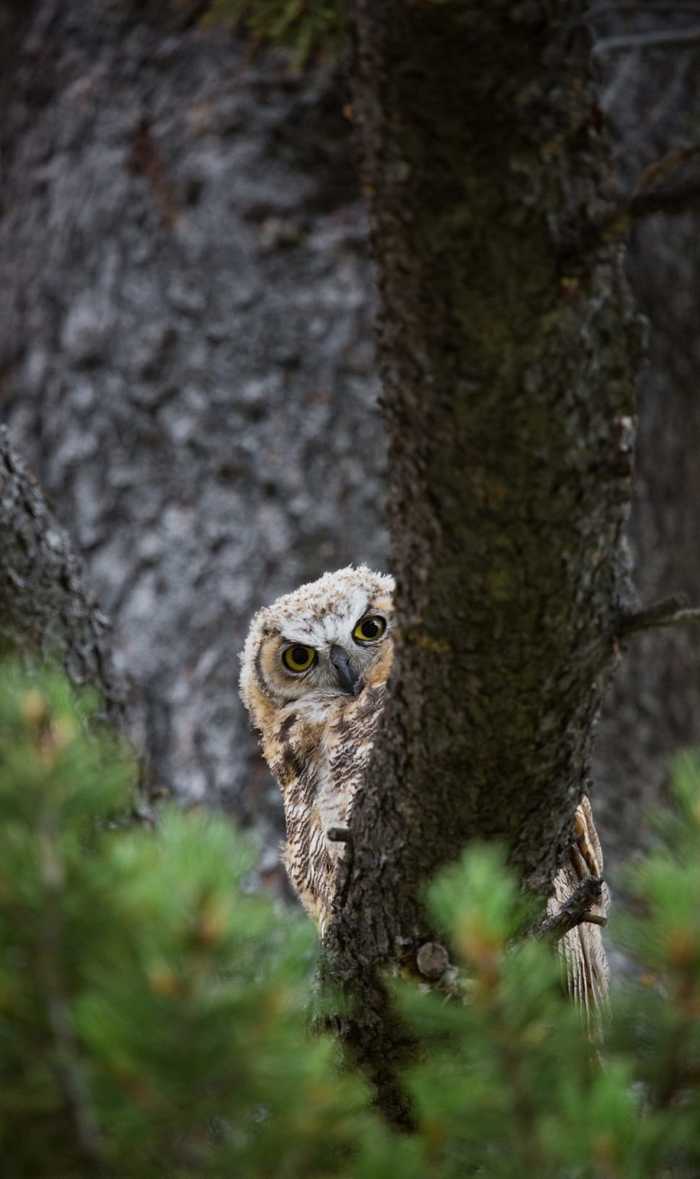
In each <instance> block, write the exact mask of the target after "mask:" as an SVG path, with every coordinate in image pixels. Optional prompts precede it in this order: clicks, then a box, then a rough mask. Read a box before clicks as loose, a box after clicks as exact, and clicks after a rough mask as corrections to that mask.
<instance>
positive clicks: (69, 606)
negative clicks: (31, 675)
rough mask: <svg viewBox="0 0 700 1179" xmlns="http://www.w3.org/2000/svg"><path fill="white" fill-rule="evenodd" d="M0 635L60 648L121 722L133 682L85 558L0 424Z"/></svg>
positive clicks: (80, 680)
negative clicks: (117, 656) (124, 672)
mask: <svg viewBox="0 0 700 1179" xmlns="http://www.w3.org/2000/svg"><path fill="white" fill-rule="evenodd" d="M0 548H1V549H2V564H1V565H0V642H2V641H5V642H9V643H10V644H11V645H12V646H15V645H17V644H19V646H20V647H23V648H25V649H29V650H32V651H34V652H35V653H38V654H39V655H40V656H41V657H42V658H44V657H47V656H52V655H53V656H56V655H58V656H59V657H60V658H61V659H62V662H63V665H64V668H65V670H66V673H67V675H68V676H69V678H70V680H71V681H72V682H73V683H74V684H75V685H76V686H82V685H83V684H90V685H91V686H92V687H94V688H96V689H97V691H98V693H99V694H100V696H101V698H102V701H103V704H104V714H105V717H106V719H108V720H109V721H110V722H111V723H112V724H113V725H114V726H115V727H116V728H117V729H120V730H123V729H124V728H125V724H126V696H127V685H126V682H125V680H124V678H123V677H122V676H121V675H120V674H119V673H118V672H117V670H116V669H115V667H114V662H113V658H112V650H111V643H110V641H109V638H108V632H109V628H110V623H109V620H108V619H107V618H106V617H105V615H104V614H103V613H102V612H101V611H100V610H99V608H98V606H97V603H96V602H95V600H94V598H93V596H92V595H91V594H90V592H89V590H88V589H87V587H86V585H85V580H84V575H83V568H82V563H81V561H80V560H79V558H78V557H77V556H76V554H75V552H74V550H73V547H72V545H71V542H70V540H69V538H68V535H67V533H66V532H65V531H64V529H63V528H62V527H61V526H60V524H58V522H57V521H56V519H55V517H54V516H53V514H52V512H51V511H50V510H49V508H48V506H47V504H46V500H45V499H44V496H43V494H42V491H41V488H40V487H39V485H38V484H37V482H36V480H35V478H34V477H33V475H32V474H31V473H30V471H29V470H28V469H27V467H26V465H25V464H24V462H23V461H22V459H21V458H20V457H19V456H18V455H17V453H16V451H14V450H13V448H12V446H11V445H10V440H9V436H8V433H7V430H6V428H5V427H0Z"/></svg>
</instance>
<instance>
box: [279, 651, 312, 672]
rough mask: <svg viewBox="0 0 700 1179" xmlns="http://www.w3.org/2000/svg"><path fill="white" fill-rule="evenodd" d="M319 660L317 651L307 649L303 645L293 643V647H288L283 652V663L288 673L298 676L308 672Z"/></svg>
mask: <svg viewBox="0 0 700 1179" xmlns="http://www.w3.org/2000/svg"><path fill="white" fill-rule="evenodd" d="M317 659H318V654H317V652H316V649H315V648H314V647H306V646H304V644H303V643H293V644H292V646H291V647H287V648H286V649H285V650H284V651H283V652H282V662H283V664H284V666H285V667H286V668H287V671H293V672H295V674H296V675H301V673H302V671H308V670H309V668H310V667H313V665H314V663H315V662H316V660H317Z"/></svg>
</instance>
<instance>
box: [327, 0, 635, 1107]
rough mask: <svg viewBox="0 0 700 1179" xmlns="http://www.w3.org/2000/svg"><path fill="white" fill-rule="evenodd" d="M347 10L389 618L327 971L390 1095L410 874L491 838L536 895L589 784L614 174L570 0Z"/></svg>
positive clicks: (617, 349) (424, 873)
mask: <svg viewBox="0 0 700 1179" xmlns="http://www.w3.org/2000/svg"><path fill="white" fill-rule="evenodd" d="M351 10H352V16H353V28H354V37H355V67H354V101H353V113H354V118H355V121H356V123H357V125H358V127H359V134H360V141H361V148H362V157H363V165H362V168H363V184H364V190H365V193H366V195H367V198H368V201H369V206H370V216H371V227H372V237H373V244H374V253H375V257H376V260H377V265H378V280H379V289H380V295H381V324H380V341H379V346H380V363H381V368H382V375H383V384H384V392H383V410H384V416H385V420H386V425H387V430H388V435H389V445H390V486H389V503H388V514H389V522H390V528H391V534H392V547H393V572H394V573H395V575H396V578H397V586H398V589H397V601H398V614H399V622H400V635H399V641H398V651H397V661H396V665H395V671H394V675H393V678H392V690H391V694H390V699H389V702H388V704H387V708H386V712H385V716H384V718H383V729H382V732H381V735H380V738H379V739H378V741H377V744H376V749H375V756H374V760H373V764H372V767H371V773H370V780H369V783H368V788H367V790H366V792H364V793H363V795H362V797H361V798H360V799H359V800H358V802H357V804H356V808H355V812H354V814H353V816H352V818H351V821H350V829H351V833H352V847H353V859H352V869H351V873H350V880H349V883H348V889H347V893H346V896H345V899H344V904H343V907H342V909H341V911H339V913H338V914H337V917H336V920H335V921H334V923H333V925H332V927H331V929H330V931H329V933H328V935H327V938H326V953H327V963H326V974H327V976H328V977H329V978H330V979H331V980H332V981H334V982H335V983H336V984H338V983H340V984H341V986H342V987H343V988H344V989H345V991H346V992H347V993H349V994H350V995H351V996H352V999H351V1018H350V1019H349V1021H348V1023H347V1026H346V1037H347V1039H348V1041H349V1042H350V1044H351V1047H352V1048H353V1051H354V1053H355V1055H356V1056H357V1058H358V1059H360V1060H361V1061H362V1062H363V1063H364V1065H365V1067H366V1068H367V1069H368V1070H369V1072H370V1074H371V1075H373V1076H375V1079H377V1077H378V1078H379V1083H380V1095H379V1099H380V1103H381V1104H382V1105H383V1107H384V1109H385V1111H386V1112H387V1113H388V1115H389V1116H390V1117H393V1118H394V1119H395V1120H397V1121H401V1120H402V1118H404V1117H405V1116H406V1111H405V1110H402V1109H401V1108H400V1102H399V1103H398V1104H397V1101H396V1094H395V1092H393V1091H391V1089H390V1087H389V1088H387V1090H386V1094H385V1095H383V1094H382V1091H381V1079H382V1077H386V1076H387V1075H391V1070H392V1065H394V1064H395V1063H396V1062H397V1061H398V1059H399V1058H400V1057H401V1055H402V1054H403V1053H404V1051H405V1048H406V1045H405V1042H404V1041H403V1039H402V1036H401V1034H400V1031H399V1030H398V1029H397V1025H396V1022H395V1019H394V1017H393V1016H392V1015H391V1014H390V1012H389V1008H388V1005H387V1004H386V1003H385V1004H384V1005H383V1004H382V1002H379V1001H378V999H381V996H382V994H383V990H382V988H381V985H380V984H379V982H378V972H379V971H381V970H382V969H384V968H385V967H386V966H387V964H389V963H392V962H394V963H396V962H400V961H401V959H402V958H405V957H407V956H409V957H410V952H411V947H417V946H419V945H420V944H423V943H424V942H425V941H427V940H430V938H431V931H430V930H428V929H427V928H426V922H425V918H424V916H423V913H422V907H421V899H420V898H421V891H422V889H423V887H424V885H425V883H426V881H427V880H428V879H429V878H430V876H431V875H432V874H433V873H434V871H435V870H436V869H437V868H438V867H439V866H440V865H442V864H444V863H445V862H447V861H449V860H451V859H453V858H454V857H455V856H456V855H458V853H459V852H460V850H461V849H462V847H463V846H464V844H465V843H466V842H467V840H469V839H470V838H473V837H485V838H500V839H503V840H505V841H507V843H508V845H509V847H510V855H511V862H512V863H513V865H514V866H515V867H516V868H517V870H518V871H519V873H520V874H521V877H522V879H523V882H524V884H525V885H526V886H527V887H528V888H530V889H533V890H535V891H537V892H540V893H541V894H543V895H545V894H547V893H548V892H549V890H550V888H551V882H552V879H553V877H554V874H555V872H556V870H557V867H558V865H559V864H560V863H561V860H562V857H563V855H564V853H565V851H566V849H567V847H568V845H569V844H570V842H571V839H572V825H573V818H574V812H575V809H576V806H577V804H578V802H579V800H580V798H581V795H582V793H584V791H586V790H587V789H588V786H589V783H590V770H589V766H590V748H591V736H592V728H593V724H594V721H595V718H596V716H597V713H598V709H599V705H600V701H601V696H602V693H603V690H604V687H605V684H606V682H607V680H608V678H609V674H610V672H611V670H612V668H613V665H614V662H615V660H616V658H617V656H618V644H617V643H616V642H615V640H614V636H615V633H616V626H617V621H618V619H619V617H620V614H621V613H622V612H624V611H626V610H629V609H630V605H629V603H630V600H631V592H630V587H629V572H628V562H627V559H626V556H625V549H624V545H623V541H622V530H623V525H624V521H625V518H626V515H627V512H628V505H629V501H630V489H631V479H632V449H633V440H634V414H635V402H634V392H633V384H632V379H631V372H630V367H631V366H630V355H631V354H632V353H636V351H637V349H638V338H639V332H638V329H637V322H636V319H635V316H634V314H633V311H632V308H631V305H630V301H629V297H628V293H627V288H626V285H625V282H624V278H623V275H622V269H621V251H620V246H619V243H617V242H615V241H610V240H597V239H595V235H593V237H592V238H591V234H590V228H591V226H593V225H596V224H600V222H601V220H602V219H604V218H605V216H606V215H607V214H608V213H609V212H610V210H611V208H612V207H613V204H614V192H613V190H612V186H611V185H610V184H609V175H608V173H609V167H610V164H609V153H608V145H607V141H606V138H605V134H604V130H603V129H602V128H601V124H600V113H599V111H598V108H597V106H596V104H595V100H594V99H595V95H594V87H593V82H592V76H591V59H590V43H589V39H588V35H587V33H586V31H585V28H583V27H582V26H580V25H577V24H576V22H574V21H573V20H572V13H571V6H570V5H569V4H563V3H556V2H555V3H547V4H541V3H537V2H533V3H527V4H521V5H512V4H510V3H507V2H499V0H496V2H495V3H492V4H489V5H488V6H487V7H484V6H483V5H481V4H476V3H470V2H466V3H460V4H456V3H454V4H453V3H428V2H425V3H409V2H408V0H387V2H386V3H383V4H381V5H378V4H376V3H374V0H354V2H353V4H352V5H351ZM581 15H583V5H581ZM608 190H609V191H608ZM589 238H591V240H593V242H594V244H593V245H592V247H591V249H590V250H589V251H587V252H585V253H584V254H583V255H582V254H581V253H580V252H572V250H571V243H572V242H576V241H581V240H588V239H589Z"/></svg>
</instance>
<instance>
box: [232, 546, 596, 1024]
mask: <svg viewBox="0 0 700 1179" xmlns="http://www.w3.org/2000/svg"><path fill="white" fill-rule="evenodd" d="M393 590H394V582H393V579H392V578H391V577H388V576H385V575H382V574H378V573H373V572H372V571H371V570H369V569H367V568H366V567H365V566H360V567H358V568H357V569H353V568H347V569H340V570H338V572H336V573H326V574H324V576H323V577H321V578H319V579H318V581H314V582H311V583H309V584H308V585H303V586H301V587H300V588H299V589H298V590H296V591H294V592H293V593H291V594H287V595H285V596H284V597H282V598H279V599H278V600H277V601H276V602H274V603H273V605H272V606H269V607H266V608H264V609H263V610H260V611H259V612H258V614H256V615H255V617H254V619H253V621H252V623H251V627H250V631H249V633H248V638H247V640H246V644H245V648H244V650H243V655H242V660H241V663H242V667H241V681H240V684H241V697H242V699H243V703H244V704H245V706H246V708H247V709H248V710H249V712H250V714H251V719H252V722H253V725H254V726H255V728H256V729H257V730H258V732H259V733H260V737H261V743H262V749H263V754H264V756H265V759H266V761H267V763H268V765H269V767H270V769H271V770H272V773H273V774H274V775H275V777H276V779H277V781H278V783H279V785H280V789H281V791H282V798H283V801H284V812H285V820H286V825H287V848H286V854H285V861H286V866H287V871H288V873H289V876H290V879H291V881H292V883H293V885H294V887H295V888H296V890H297V892H298V894H299V896H300V898H301V900H302V902H303V904H304V906H305V908H306V909H307V911H308V912H309V913H310V915H311V916H312V917H313V918H314V920H315V921H316V923H317V925H318V927H319V929H320V931H321V934H323V932H324V929H325V928H326V926H327V924H328V921H329V919H330V917H331V915H332V913H333V910H334V906H335V905H336V904H337V902H338V900H339V898H340V896H341V895H342V891H343V887H344V874H343V871H342V861H343V858H344V856H345V855H346V854H347V852H346V847H345V845H344V844H343V843H342V842H338V841H336V840H334V839H332V838H329V832H331V834H332V833H333V828H346V827H347V824H348V821H349V818H350V811H351V807H352V802H353V799H354V798H355V797H356V795H357V792H358V790H360V789H361V787H362V784H363V782H364V779H365V774H366V771H367V766H368V763H369V758H370V755H371V751H372V745H373V742H374V739H375V736H376V733H377V727H378V722H379V719H380V716H381V713H382V709H383V706H384V698H385V692H386V684H387V681H388V678H389V672H390V670H391V663H392V656H393V634H392V632H393V627H394V609H393ZM576 818H577V828H576V841H575V843H573V844H572V847H571V852H570V856H569V858H568V859H567V860H566V861H565V863H564V864H563V865H562V868H561V869H560V871H559V873H558V874H557V876H556V878H555V881H554V886H553V892H552V900H551V902H550V908H551V907H552V906H557V905H558V904H561V903H562V902H563V901H565V900H566V899H567V898H568V896H570V895H571V892H572V891H573V890H574V889H575V887H576V885H577V883H579V882H580V881H581V879H582V878H584V877H585V875H586V874H588V875H593V876H601V875H602V867H603V865H602V853H601V850H600V843H599V841H598V836H597V834H596V830H595V826H594V824H593V816H592V813H591V808H590V803H589V802H588V799H586V798H584V799H583V800H582V803H581V805H580V806H579V809H578V811H577V816H576ZM560 944H561V949H562V954H563V956H564V959H565V961H566V966H567V977H568V983H569V989H570V990H571V992H572V994H573V995H574V997H575V998H576V999H577V1000H578V1001H580V1002H581V1003H582V1004H583V1005H584V1006H586V1007H588V1006H595V1005H597V1004H598V1003H599V1002H600V1001H601V1000H602V998H603V996H604V994H605V992H606V989H607V976H606V970H605V954H604V952H603V949H602V942H601V940H600V930H599V929H598V928H597V926H595V925H592V926H591V925H587V926H581V927H579V928H577V929H573V930H571V932H570V933H568V934H566V936H565V937H564V938H563V939H562V942H561V943H560Z"/></svg>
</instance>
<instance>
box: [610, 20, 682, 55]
mask: <svg viewBox="0 0 700 1179" xmlns="http://www.w3.org/2000/svg"><path fill="white" fill-rule="evenodd" d="M699 44H700V27H697V26H695V27H692V28H690V29H680V30H679V31H677V32H673V33H668V32H658V31H657V32H654V33H621V34H619V35H617V36H613V37H601V38H600V40H599V41H597V42H596V44H595V46H594V47H593V56H594V57H600V56H602V55H603V54H605V53H617V52H619V51H620V50H626V49H656V48H657V47H665V46H669V45H672V46H675V45H683V46H686V45H699Z"/></svg>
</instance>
